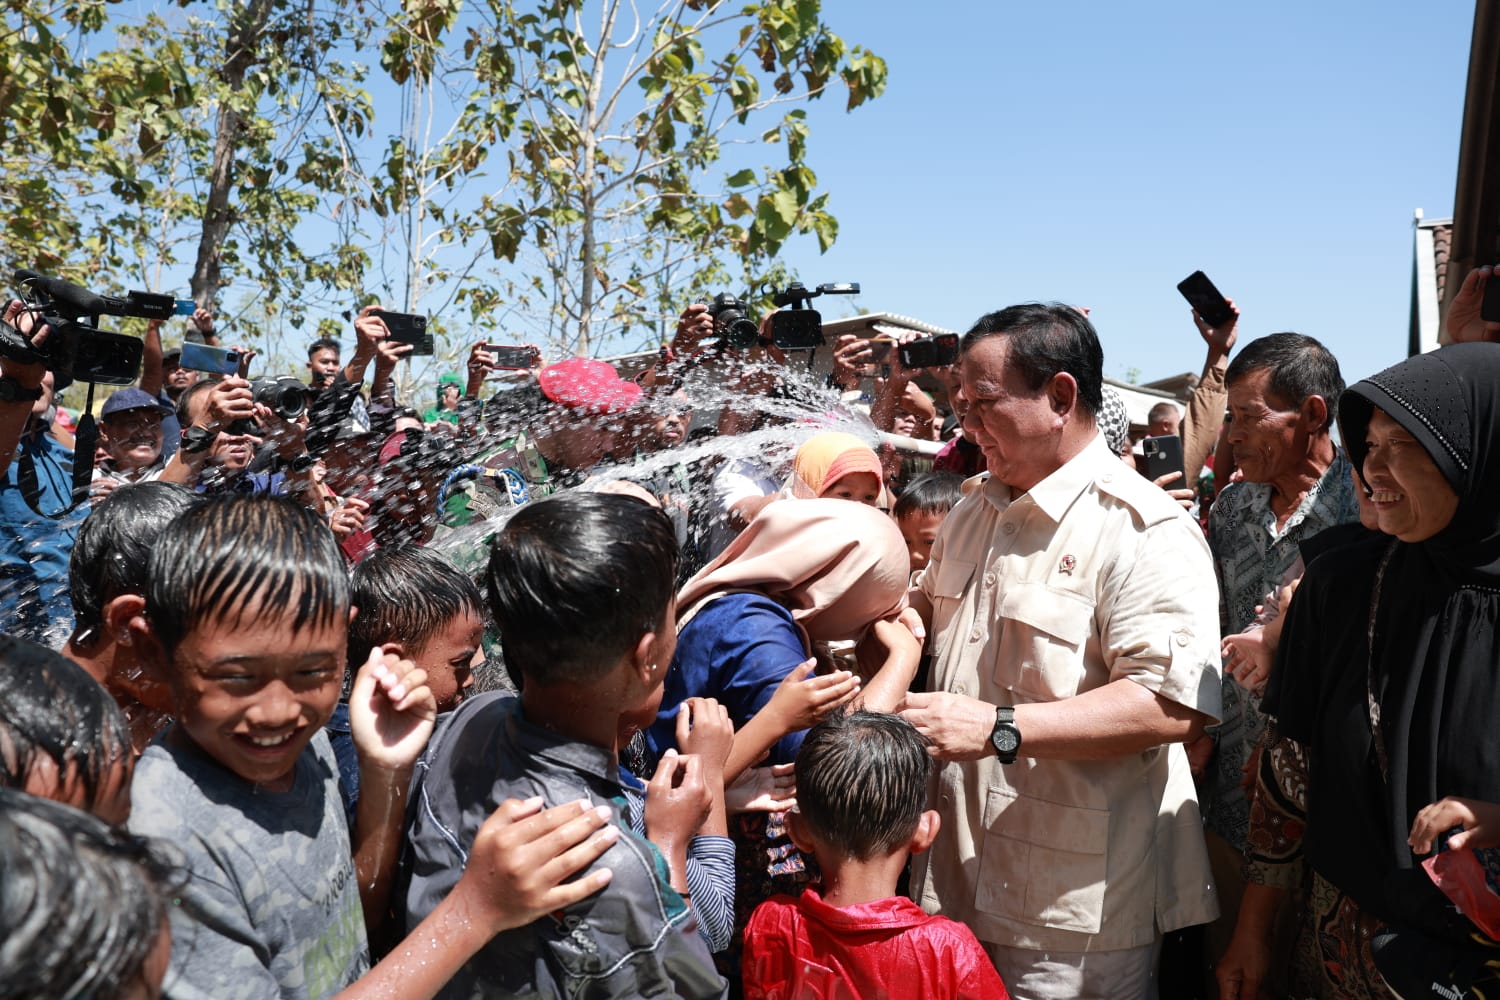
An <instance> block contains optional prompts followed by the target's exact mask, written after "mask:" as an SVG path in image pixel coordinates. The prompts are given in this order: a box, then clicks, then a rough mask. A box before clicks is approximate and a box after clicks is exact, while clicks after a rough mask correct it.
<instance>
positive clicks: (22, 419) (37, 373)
mask: <svg viewBox="0 0 1500 1000" xmlns="http://www.w3.org/2000/svg"><path fill="white" fill-rule="evenodd" d="M4 320H5V322H7V323H9V324H10V325H12V326H13V327H15V328H16V330H17V331H19V332H20V333H21V334H22V335H23V336H25V337H27V338H33V337H34V340H33V343H34V344H36V345H38V346H40V345H41V344H42V343H44V342H45V339H46V335H47V332H48V331H47V328H46V327H45V326H43V327H41V328H40V329H36V327H37V322H36V319H35V317H34V315H33V314H32V313H31V312H29V311H28V310H27V309H26V308H25V307H24V305H23V304H22V303H20V302H15V301H13V302H11V303H9V304H8V305H7V306H6V308H5V314H4ZM53 390H54V376H53V374H52V372H50V371H48V370H47V367H46V365H45V364H44V363H41V362H38V363H33V364H27V363H23V362H19V361H16V360H14V359H12V358H7V357H4V356H0V461H3V462H4V465H5V479H4V481H3V482H0V533H3V534H4V538H3V540H0V631H4V632H9V633H10V634H12V635H18V636H23V637H25V638H28V639H31V640H33V641H36V642H41V643H43V644H49V645H56V643H55V642H51V641H50V639H51V638H52V637H50V636H49V635H48V632H49V630H50V631H54V632H56V633H57V634H58V635H59V636H63V637H65V636H66V633H67V632H68V631H69V630H70V629H71V627H72V620H73V611H72V605H71V604H70V603H69V601H68V557H69V555H70V554H71V552H72V550H73V540H74V537H75V535H76V533H77V529H78V524H79V523H80V522H81V521H82V520H83V518H84V517H85V516H86V515H87V510H88V509H87V507H86V506H85V507H83V508H81V509H79V510H78V511H75V512H73V513H72V514H69V515H68V516H66V517H62V518H57V519H54V518H51V517H48V516H46V515H47V514H56V513H59V512H62V511H65V510H67V508H68V505H69V504H70V503H71V502H72V493H73V452H72V450H71V449H69V448H65V447H63V445H61V444H60V443H58V441H57V440H56V439H55V438H54V437H53V436H52V434H51V433H50V427H49V419H48V418H49V413H50V412H51V410H52V397H53Z"/></svg>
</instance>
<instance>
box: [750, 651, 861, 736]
mask: <svg viewBox="0 0 1500 1000" xmlns="http://www.w3.org/2000/svg"><path fill="white" fill-rule="evenodd" d="M817 666H818V661H817V660H808V661H807V662H806V663H803V664H802V665H801V666H799V667H797V668H796V669H794V670H793V671H792V672H791V673H789V674H787V675H786V677H785V678H783V679H782V682H781V683H780V684H778V685H777V686H776V692H775V693H774V694H772V695H771V700H770V701H768V702H766V707H765V708H763V709H761V711H762V712H768V713H770V716H771V718H773V719H775V720H776V721H777V722H778V723H780V728H781V733H782V735H783V736H784V735H786V734H787V733H795V732H797V731H798V730H800V729H810V728H812V727H813V726H816V725H817V724H818V723H819V722H822V721H823V720H824V719H825V718H827V717H828V713H830V712H832V711H833V710H834V709H835V708H837V707H838V706H840V705H842V704H844V703H845V702H847V701H849V700H850V699H852V698H854V697H855V696H856V695H858V694H859V678H858V677H856V676H855V675H854V674H853V673H851V672H849V671H848V670H835V671H834V672H833V673H831V674H825V675H823V676H821V677H813V678H812V680H808V677H809V676H810V675H811V674H812V672H813V671H814V670H815V669H817Z"/></svg>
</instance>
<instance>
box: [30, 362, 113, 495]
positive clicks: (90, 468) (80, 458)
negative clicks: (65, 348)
mask: <svg viewBox="0 0 1500 1000" xmlns="http://www.w3.org/2000/svg"><path fill="white" fill-rule="evenodd" d="M88 387H89V396H88V403H87V404H86V405H85V407H84V411H83V416H82V417H80V418H79V419H78V427H77V430H76V431H75V432H74V435H73V482H72V502H71V503H69V504H68V506H66V507H64V508H62V509H61V510H58V511H55V512H53V513H51V514H49V513H47V512H46V511H44V510H42V508H41V502H42V484H41V482H40V480H39V479H38V478H37V471H36V456H35V455H34V454H32V452H31V451H29V450H28V451H22V453H21V457H20V459H19V460H18V461H17V469H16V473H17V475H16V478H17V480H18V485H19V486H20V487H21V498H22V499H23V500H25V501H26V506H28V507H30V508H31V509H32V510H33V511H34V512H35V513H36V515H37V516H38V517H45V518H46V519H47V520H49V521H58V520H61V519H62V518H64V517H67V516H68V515H69V514H71V513H73V511H75V510H77V509H78V508H79V507H81V506H82V505H83V504H85V503H87V502H88V499H89V488H90V486H91V484H92V483H93V481H94V450H95V449H96V448H97V447H98V445H99V425H98V423H97V422H96V421H95V420H94V415H93V414H92V413H90V412H89V411H90V410H92V409H93V408H94V383H92V382H90V383H88Z"/></svg>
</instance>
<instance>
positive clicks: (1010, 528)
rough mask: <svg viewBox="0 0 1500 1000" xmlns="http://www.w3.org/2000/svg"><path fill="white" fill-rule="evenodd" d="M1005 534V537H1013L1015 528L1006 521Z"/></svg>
mask: <svg viewBox="0 0 1500 1000" xmlns="http://www.w3.org/2000/svg"><path fill="white" fill-rule="evenodd" d="M1005 533H1006V534H1007V535H1014V534H1015V533H1016V526H1015V525H1014V524H1012V523H1010V522H1009V521H1007V522H1006V524H1005Z"/></svg>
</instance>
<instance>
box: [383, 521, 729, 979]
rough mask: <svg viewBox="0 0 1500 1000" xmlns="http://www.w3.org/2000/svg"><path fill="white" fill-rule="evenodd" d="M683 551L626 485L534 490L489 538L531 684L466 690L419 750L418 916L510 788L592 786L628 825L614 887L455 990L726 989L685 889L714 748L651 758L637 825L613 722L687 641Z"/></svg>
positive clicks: (517, 654)
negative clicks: (679, 593) (535, 498)
mask: <svg viewBox="0 0 1500 1000" xmlns="http://www.w3.org/2000/svg"><path fill="white" fill-rule="evenodd" d="M677 560H678V550H677V542H676V537H675V535H674V533H673V530H672V523H671V521H670V520H669V519H668V518H667V516H666V515H665V514H663V513H662V512H661V511H660V510H659V509H657V508H655V507H652V506H650V505H649V504H646V503H645V502H643V501H641V500H638V499H636V498H634V497H630V496H623V495H617V494H608V493H589V492H573V493H564V494H560V495H558V496H554V497H549V498H547V499H545V500H542V501H539V502H536V503H532V504H529V505H528V506H526V507H524V508H522V509H521V511H520V512H519V513H517V514H516V515H515V516H514V517H513V518H511V520H510V521H509V523H508V524H507V525H506V526H505V528H504V530H502V531H501V532H500V533H499V534H498V535H497V536H496V537H495V540H494V542H493V549H492V552H491V556H490V563H489V570H488V584H489V598H490V600H489V603H490V611H491V613H492V614H493V616H494V620H495V623H496V625H497V627H498V629H499V632H500V641H501V645H502V647H503V649H504V652H505V662H506V665H507V667H508V668H509V669H511V670H512V671H513V672H514V671H519V673H520V675H521V678H522V684H521V694H520V696H519V697H516V696H512V695H509V694H505V693H501V692H492V693H489V694H483V695H479V696H478V697H476V698H473V699H471V700H469V701H468V702H466V703H465V704H463V705H461V706H459V708H458V710H457V711H456V712H455V713H454V715H453V718H452V719H451V720H449V722H448V724H447V725H446V726H445V727H444V728H443V730H442V732H441V734H440V736H439V738H438V739H437V740H436V741H435V742H434V744H433V746H432V747H431V749H430V750H429V751H428V753H427V754H426V755H425V757H424V758H423V762H422V773H421V777H420V779H419V782H418V785H417V788H416V789H415V790H414V793H413V794H414V795H415V797H416V798H415V801H414V803H413V809H412V810H411V822H410V825H409V830H408V836H409V840H410V850H411V854H412V874H411V879H410V885H409V886H408V887H407V889H406V891H405V895H404V898H405V901H406V910H407V922H408V924H411V923H412V922H414V921H415V920H416V919H419V918H421V917H422V916H424V915H425V914H427V913H428V912H429V911H431V910H432V908H433V907H434V906H435V905H437V904H438V901H439V900H441V899H443V898H444V897H445V896H446V895H447V893H448V891H449V890H450V888H451V887H452V886H453V884H454V882H455V881H457V880H458V877H459V875H460V873H461V872H463V871H464V869H465V865H466V864H469V865H470V867H472V863H470V862H469V852H470V850H471V846H470V845H471V842H472V840H473V836H474V831H475V829H476V827H477V826H478V822H479V820H480V818H482V817H483V816H484V815H486V814H487V813H488V812H489V811H490V810H491V809H493V808H494V806H495V803H496V802H497V801H498V800H499V799H500V798H502V797H505V796H533V795H534V796H541V797H542V798H543V799H545V800H546V801H549V802H563V801H568V800H572V799H578V798H586V799H588V800H589V801H590V802H593V803H598V804H601V805H604V806H606V807H608V808H609V809H610V810H611V811H612V813H613V820H614V822H615V823H616V824H618V826H619V828H620V832H619V840H618V842H617V843H616V844H615V845H614V846H613V847H612V848H611V849H610V850H609V851H608V853H606V854H605V856H604V858H603V861H604V862H605V863H607V864H609V865H610V867H611V868H612V869H613V872H614V876H613V881H611V883H610V885H609V887H608V888H606V889H605V890H604V891H603V892H602V893H597V894H595V895H593V896H591V897H590V898H588V899H586V900H583V901H581V902H579V903H576V904H575V905H573V906H570V907H566V908H559V909H558V911H557V912H555V913H552V914H549V915H548V916H545V917H542V918H541V919H539V920H536V921H534V922H533V923H531V924H530V925H528V926H526V927H522V928H518V929H516V930H513V931H508V932H506V933H503V934H500V935H499V936H497V937H496V938H495V939H494V940H493V941H492V942H490V943H489V945H487V946H486V947H485V948H484V949H482V950H481V951H480V953H479V954H478V955H477V956H475V958H474V960H473V961H471V962H469V963H468V964H467V965H466V966H465V967H464V969H463V970H462V972H460V973H459V975H458V976H457V977H455V979H454V980H453V982H452V983H451V984H450V986H449V988H448V990H447V991H446V992H445V993H444V995H445V996H454V997H468V996H476V995H483V996H535V995H539V996H570V997H625V996H629V997H636V996H680V997H688V998H691V997H718V996H722V995H723V992H724V990H725V984H724V983H723V981H722V980H721V979H720V977H719V975H718V974H717V973H716V972H715V970H714V966H713V963H712V961H711V959H710V956H709V950H708V947H707V945H706V944H705V943H704V941H703V940H702V938H701V937H700V936H699V934H698V931H697V926H696V921H695V919H694V916H695V914H694V910H693V908H692V906H691V904H690V902H689V897H690V896H691V895H692V893H691V892H690V889H689V882H688V877H687V864H686V860H687V855H688V852H689V848H690V846H691V843H692V841H693V839H694V837H695V835H696V834H697V832H698V830H699V828H700V827H701V826H702V824H703V822H704V820H705V818H706V817H707V815H708V811H709V809H710V805H711V802H712V796H711V795H710V793H709V791H708V787H707V785H706V783H705V779H704V777H703V771H704V768H705V764H704V761H703V758H701V757H700V756H698V755H696V754H693V753H690V752H689V753H685V754H683V755H681V756H678V755H676V754H673V755H671V756H669V757H668V758H667V759H665V760H664V761H663V762H662V766H661V767H659V768H658V769H657V771H656V773H655V775H654V776H653V778H652V780H651V781H650V783H649V785H648V788H647V791H646V795H645V816H644V819H645V826H646V830H647V833H648V835H649V839H647V838H646V837H641V836H640V835H638V834H636V833H635V832H633V831H631V830H630V828H629V823H628V821H627V819H626V817H625V813H626V812H627V809H628V803H629V800H630V793H628V790H627V788H626V786H625V785H623V784H622V783H621V775H620V770H619V756H618V744H619V739H620V735H621V733H622V732H625V731H628V730H629V729H630V722H631V719H633V718H639V717H641V716H646V717H649V715H650V713H651V712H653V711H654V710H655V707H656V704H657V703H658V702H659V701H660V698H661V692H662V679H663V678H664V677H665V675H666V672H667V666H668V664H669V663H670V662H671V660H672V650H673V648H674V647H675V646H676V627H675V624H676V623H675V616H674V614H673V599H672V589H673V581H674V579H675V576H676V572H677ZM627 716H629V717H631V718H627ZM724 742H726V743H727V741H724ZM686 749H687V748H684V750H686ZM724 749H727V747H726V748H723V749H720V750H719V751H718V753H720V754H722V753H723V752H724ZM706 753H707V752H706V751H705V755H706ZM722 764H723V760H722V756H721V757H719V759H718V761H717V766H718V767H722Z"/></svg>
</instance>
